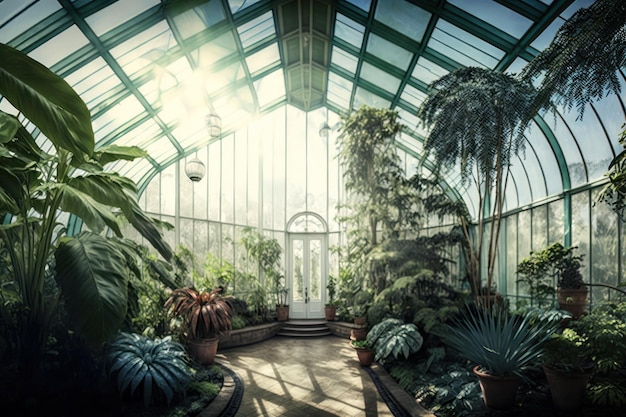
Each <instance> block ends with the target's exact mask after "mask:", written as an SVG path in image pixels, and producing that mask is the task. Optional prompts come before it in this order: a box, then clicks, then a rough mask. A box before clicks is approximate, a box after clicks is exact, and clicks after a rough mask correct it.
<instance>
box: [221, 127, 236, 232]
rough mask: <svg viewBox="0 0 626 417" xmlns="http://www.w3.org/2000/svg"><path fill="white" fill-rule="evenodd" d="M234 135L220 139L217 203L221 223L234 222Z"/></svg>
mask: <svg viewBox="0 0 626 417" xmlns="http://www.w3.org/2000/svg"><path fill="white" fill-rule="evenodd" d="M234 137H235V136H234V135H228V136H227V137H225V138H224V139H222V141H221V142H222V155H221V160H222V170H221V174H222V177H221V178H222V184H221V187H222V188H221V193H220V199H219V202H220V203H221V210H220V215H221V221H223V222H226V223H232V222H233V221H234V209H235V207H234V202H235V200H234V188H235V160H234V159H235V156H234V152H235V150H234V142H235V141H234Z"/></svg>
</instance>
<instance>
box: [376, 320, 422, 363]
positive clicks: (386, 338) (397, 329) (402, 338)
mask: <svg viewBox="0 0 626 417" xmlns="http://www.w3.org/2000/svg"><path fill="white" fill-rule="evenodd" d="M367 340H368V341H369V342H370V343H371V344H372V345H373V346H374V350H375V351H376V358H375V359H376V361H377V362H380V363H382V364H384V363H386V362H389V361H392V360H397V359H398V358H400V356H401V355H402V356H404V358H408V357H409V355H411V354H412V353H416V352H417V351H419V350H420V349H421V348H422V344H423V342H424V339H423V338H422V335H421V334H420V333H419V332H418V331H417V327H416V326H415V325H414V324H413V323H406V324H405V323H403V322H402V321H401V320H398V319H387V320H384V321H382V322H380V323H378V324H376V325H374V326H372V328H371V330H370V331H369V332H368V334H367Z"/></svg>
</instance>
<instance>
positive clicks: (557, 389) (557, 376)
mask: <svg viewBox="0 0 626 417" xmlns="http://www.w3.org/2000/svg"><path fill="white" fill-rule="evenodd" d="M592 369H593V367H591V366H590V368H589V372H585V373H572V372H563V371H559V370H557V369H554V368H551V367H549V366H545V365H544V366H543V372H544V373H545V374H546V378H547V379H548V385H549V386H550V395H551V396H552V405H553V406H554V409H555V410H557V411H566V412H575V411H578V410H580V409H582V408H583V404H584V402H585V391H586V389H587V382H589V377H590V376H591V371H592Z"/></svg>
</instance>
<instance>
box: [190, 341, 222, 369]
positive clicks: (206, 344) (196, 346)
mask: <svg viewBox="0 0 626 417" xmlns="http://www.w3.org/2000/svg"><path fill="white" fill-rule="evenodd" d="M218 343H219V339H218V338H217V337H214V338H212V339H193V340H190V341H189V343H188V346H189V354H190V355H191V357H192V358H193V360H194V361H196V362H197V363H198V364H200V365H213V362H214V361H215V355H216V354H217V345H218Z"/></svg>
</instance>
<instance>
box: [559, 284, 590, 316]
mask: <svg viewBox="0 0 626 417" xmlns="http://www.w3.org/2000/svg"><path fill="white" fill-rule="evenodd" d="M556 293H557V297H558V300H559V307H560V308H561V310H565V311H569V312H570V313H571V314H572V317H573V318H575V319H577V318H579V317H580V316H582V315H583V313H584V312H585V310H586V309H587V296H588V294H589V288H587V287H583V288H579V289H571V288H557V289H556Z"/></svg>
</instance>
